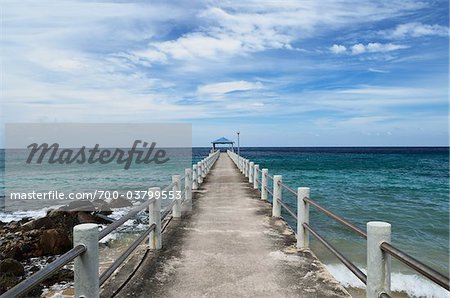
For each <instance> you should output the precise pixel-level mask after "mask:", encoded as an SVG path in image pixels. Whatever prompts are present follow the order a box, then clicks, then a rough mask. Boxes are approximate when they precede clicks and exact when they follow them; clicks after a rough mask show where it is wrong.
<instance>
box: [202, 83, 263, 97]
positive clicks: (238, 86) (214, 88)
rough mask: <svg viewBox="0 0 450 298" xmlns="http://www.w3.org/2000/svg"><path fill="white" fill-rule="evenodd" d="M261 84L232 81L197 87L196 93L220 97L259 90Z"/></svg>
mask: <svg viewBox="0 0 450 298" xmlns="http://www.w3.org/2000/svg"><path fill="white" fill-rule="evenodd" d="M262 86H263V85H262V84H261V83H260V82H247V81H233V82H221V83H214V84H208V85H203V86H200V87H198V89H197V92H198V93H199V94H200V95H207V94H211V95H221V94H226V93H230V92H234V91H249V90H256V89H261V88H262Z"/></svg>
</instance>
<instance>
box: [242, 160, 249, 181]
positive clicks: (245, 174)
mask: <svg viewBox="0 0 450 298" xmlns="http://www.w3.org/2000/svg"><path fill="white" fill-rule="evenodd" d="M247 164H248V161H247V159H244V172H243V174H244V177H248V171H247Z"/></svg>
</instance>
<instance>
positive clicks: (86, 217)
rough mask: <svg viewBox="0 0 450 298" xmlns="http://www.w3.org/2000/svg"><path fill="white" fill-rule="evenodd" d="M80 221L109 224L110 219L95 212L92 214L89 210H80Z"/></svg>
mask: <svg viewBox="0 0 450 298" xmlns="http://www.w3.org/2000/svg"><path fill="white" fill-rule="evenodd" d="M77 216H78V221H79V222H80V223H96V224H108V223H110V222H109V221H106V220H104V219H103V218H100V217H98V216H96V215H95V214H90V213H87V212H78V215H77Z"/></svg>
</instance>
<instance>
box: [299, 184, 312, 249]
mask: <svg viewBox="0 0 450 298" xmlns="http://www.w3.org/2000/svg"><path fill="white" fill-rule="evenodd" d="M309 196H310V189H309V187H299V188H297V218H298V220H297V248H307V247H309V231H308V230H307V229H305V228H304V227H303V224H304V223H306V224H309V203H307V202H305V201H304V200H303V199H304V198H309Z"/></svg>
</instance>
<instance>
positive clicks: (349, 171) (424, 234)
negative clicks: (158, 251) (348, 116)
mask: <svg viewBox="0 0 450 298" xmlns="http://www.w3.org/2000/svg"><path fill="white" fill-rule="evenodd" d="M209 150H210V148H193V150H192V162H193V163H196V162H197V161H198V160H200V159H201V158H202V157H204V156H206V155H207V154H208V152H209ZM241 155H243V156H244V157H246V158H249V159H250V160H252V161H254V162H255V163H258V164H259V165H260V168H267V169H269V174H270V175H282V176H283V183H285V184H287V185H288V186H290V187H291V188H293V189H296V188H297V187H300V186H306V187H310V188H311V198H312V199H313V200H315V201H316V202H318V203H319V204H321V205H322V206H324V207H326V208H328V209H330V210H331V211H333V212H335V213H336V214H338V215H340V216H342V217H344V218H346V219H347V220H348V221H350V222H352V223H353V224H355V225H357V226H358V227H360V228H362V229H365V224H366V223H367V222H368V221H372V220H380V221H386V222H389V223H391V224H392V243H393V244H394V245H395V246H397V247H398V248H400V249H402V250H404V251H405V252H407V253H409V254H411V255H412V256H414V257H416V258H417V259H419V260H420V261H422V262H424V263H426V264H427V265H429V266H431V267H433V268H435V269H436V270H438V271H440V272H442V273H444V274H446V275H448V273H449V191H450V188H449V179H450V177H449V148H447V147H445V148H444V147H439V148H431V147H426V148H418V147H413V148H409V147H408V148H406V147H402V148H400V147H395V148H392V147H386V148H355V147H352V148H342V147H340V148H304V147H302V148H268V147H263V148H241ZM0 166H2V169H4V153H3V151H0ZM107 170H108V169H107V168H105V172H107ZM173 170H174V169H173V168H171V169H170V171H168V172H167V173H164V170H162V169H158V170H157V171H154V172H152V171H148V170H147V171H146V172H143V173H145V175H141V177H143V178H142V179H140V180H139V181H135V180H134V181H132V182H131V181H127V179H129V178H127V176H126V175H123V174H122V176H120V177H117V179H116V180H115V181H112V182H111V185H114V187H116V188H120V189H125V190H126V189H132V188H136V187H137V188H141V187H142V186H148V185H157V186H164V185H167V184H169V183H170V182H171V180H170V174H173V173H172V172H173ZM135 171H139V169H136V170H135ZM143 171H144V170H143ZM122 172H123V171H122ZM125 174H126V173H125ZM135 174H136V173H135ZM165 174H166V175H165ZM26 175H27V174H26V173H22V174H20V175H17V179H18V180H20V177H26ZM86 175H87V174H86ZM105 177H107V176H105ZM105 177H103V178H102V179H103V180H105V179H106V178H105ZM108 177H109V176H108ZM134 177H136V175H133V179H134ZM84 178H86V177H84ZM42 179H44V178H43V177H41V179H40V180H39V181H36V182H35V183H37V184H42V183H45V182H43V180H42ZM49 179H51V178H49ZM77 179H78V180H77ZM130 179H131V178H130ZM44 180H45V179H44ZM77 181H83V174H82V173H81V174H80V173H76V175H74V176H73V177H72V180H71V182H70V184H72V185H71V188H74V184H76V183H78V182H77ZM84 181H86V179H84ZM103 182H105V181H103ZM4 183H5V182H4V171H3V170H2V171H1V174H0V195H3V198H4ZM18 183H20V181H18ZM30 183H34V182H30ZM52 183H55V180H54V179H53V181H52ZM62 183H65V184H66V185H67V184H68V181H62ZM105 185H108V183H106V184H105ZM122 186H123V187H122ZM75 188H76V187H75ZM283 201H285V202H286V203H287V204H288V205H289V206H290V207H292V209H293V210H296V198H295V197H294V196H293V195H292V194H290V193H288V192H286V191H284V192H283ZM0 203H1V202H0ZM44 214H45V210H33V211H13V212H6V211H3V212H2V211H0V220H2V221H10V220H16V219H19V218H22V217H26V216H34V217H36V216H42V215H44ZM282 215H283V217H284V218H285V219H286V220H287V222H288V223H289V224H290V225H291V226H292V227H295V226H296V224H295V222H294V219H293V218H292V217H290V215H289V214H287V213H283V214H282ZM310 225H311V226H312V227H314V228H315V229H316V230H317V231H318V232H319V233H320V234H322V235H323V236H324V237H325V238H326V239H327V240H328V241H329V242H330V243H332V244H333V245H334V246H335V247H336V248H338V249H339V250H340V251H341V252H343V253H344V255H346V256H347V257H348V258H349V259H350V260H352V261H353V262H355V264H357V265H358V266H359V267H360V268H363V269H364V268H365V251H366V246H365V240H364V239H362V238H360V237H359V236H357V235H356V234H354V233H352V232H351V231H349V230H348V229H346V228H345V227H343V226H342V225H340V224H339V223H337V222H335V221H333V220H332V219H330V218H328V217H326V216H325V215H323V214H322V213H320V212H318V211H317V210H315V209H314V207H311V213H310ZM311 247H312V250H313V252H314V253H315V254H316V255H317V256H318V257H319V259H320V260H321V261H322V262H324V263H325V264H326V265H327V267H328V269H329V270H330V271H331V272H332V274H333V275H334V276H335V277H336V278H337V279H338V280H339V281H340V282H341V283H343V284H344V285H345V286H347V287H362V283H361V282H360V281H359V280H358V279H357V278H356V277H354V276H353V275H352V273H350V271H348V270H347V269H346V268H345V267H344V266H343V265H342V264H341V263H340V262H339V261H338V260H337V259H336V258H335V257H334V256H332V255H331V254H330V253H329V252H328V251H327V250H326V248H324V247H323V246H322V245H321V244H320V243H319V242H317V241H316V240H315V239H313V238H311ZM392 268H393V269H392V270H393V276H392V288H393V290H402V289H408V290H407V293H408V294H409V295H410V296H417V297H447V295H448V292H446V291H444V290H442V289H440V288H439V287H438V286H435V285H434V284H433V283H432V282H429V281H427V280H425V279H424V278H421V277H419V276H418V275H417V274H416V273H414V272H413V271H411V270H409V269H407V268H406V266H404V265H402V264H400V263H399V262H397V261H395V260H393V261H392Z"/></svg>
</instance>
